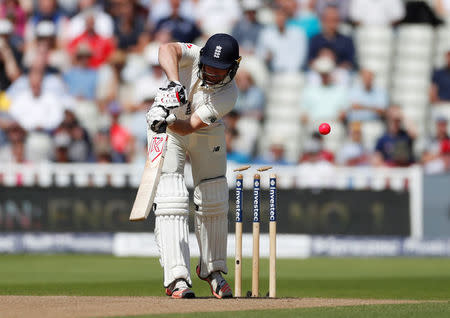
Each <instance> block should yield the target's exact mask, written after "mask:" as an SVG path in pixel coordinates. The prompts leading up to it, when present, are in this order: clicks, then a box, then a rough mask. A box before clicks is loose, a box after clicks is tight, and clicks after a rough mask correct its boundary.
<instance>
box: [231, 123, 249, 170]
mask: <svg viewBox="0 0 450 318" xmlns="http://www.w3.org/2000/svg"><path fill="white" fill-rule="evenodd" d="M238 136H239V132H238V130H237V129H236V128H234V127H226V128H225V142H226V146H227V160H228V161H233V162H235V163H241V164H244V163H249V162H251V157H250V156H249V155H248V154H246V153H243V152H239V151H237V150H236V149H234V142H235V140H236V139H237V137H238Z"/></svg>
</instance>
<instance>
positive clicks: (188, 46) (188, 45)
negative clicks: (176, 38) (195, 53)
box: [184, 43, 192, 49]
mask: <svg viewBox="0 0 450 318" xmlns="http://www.w3.org/2000/svg"><path fill="white" fill-rule="evenodd" d="M184 45H185V46H186V47H187V48H188V49H190V48H191V47H192V44H191V43H184Z"/></svg>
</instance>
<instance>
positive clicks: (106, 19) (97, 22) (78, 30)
mask: <svg viewBox="0 0 450 318" xmlns="http://www.w3.org/2000/svg"><path fill="white" fill-rule="evenodd" d="M97 2H100V1H96V0H80V1H78V7H79V10H80V12H79V13H78V14H77V15H75V16H74V17H72V18H71V19H70V22H69V26H68V31H67V33H68V34H67V37H68V40H69V41H71V40H73V39H74V38H76V37H79V36H80V35H82V34H83V33H84V32H86V29H87V27H88V26H87V25H86V18H87V17H88V16H93V17H94V30H95V33H96V34H98V35H99V36H101V37H103V38H107V39H109V38H111V37H113V36H114V23H113V19H112V18H111V16H110V15H109V14H107V13H106V12H105V11H104V10H103V9H102V7H101V6H99V5H97Z"/></svg>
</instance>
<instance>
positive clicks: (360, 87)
mask: <svg viewBox="0 0 450 318" xmlns="http://www.w3.org/2000/svg"><path fill="white" fill-rule="evenodd" d="M387 106H388V96H387V92H386V91H385V90H384V89H383V88H381V87H377V86H376V85H375V83H374V73H373V72H371V71H369V70H367V69H364V70H361V72H360V81H356V82H355V84H354V85H353V87H352V89H351V91H350V109H349V110H348V111H347V114H346V117H347V120H348V121H349V122H352V121H368V120H377V119H382V118H383V117H384V113H385V111H386V108H387Z"/></svg>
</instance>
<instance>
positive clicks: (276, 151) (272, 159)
mask: <svg viewBox="0 0 450 318" xmlns="http://www.w3.org/2000/svg"><path fill="white" fill-rule="evenodd" d="M254 163H255V164H260V165H280V166H284V165H288V164H289V162H287V161H286V158H285V148H284V144H283V142H282V141H281V140H273V141H272V142H271V143H270V146H269V149H268V151H267V153H265V154H263V155H262V156H259V157H258V158H256V159H255V161H254Z"/></svg>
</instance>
